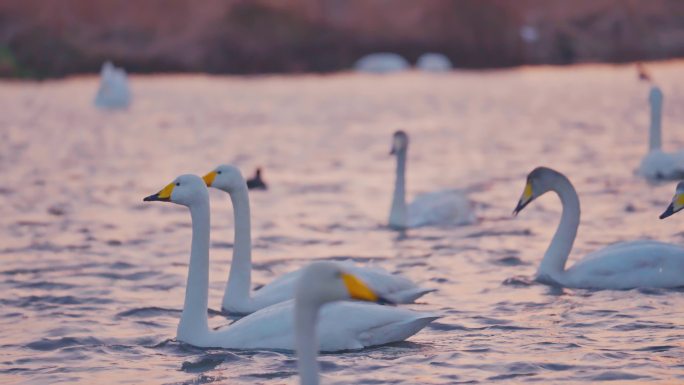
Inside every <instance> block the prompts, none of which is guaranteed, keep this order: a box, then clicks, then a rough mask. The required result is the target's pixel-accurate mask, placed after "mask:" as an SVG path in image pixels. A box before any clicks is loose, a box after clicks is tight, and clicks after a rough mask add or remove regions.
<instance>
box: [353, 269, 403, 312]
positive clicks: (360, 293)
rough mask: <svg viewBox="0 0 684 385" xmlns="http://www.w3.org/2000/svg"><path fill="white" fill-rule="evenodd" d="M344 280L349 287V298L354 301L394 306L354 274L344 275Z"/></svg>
mask: <svg viewBox="0 0 684 385" xmlns="http://www.w3.org/2000/svg"><path fill="white" fill-rule="evenodd" d="M342 280H343V281H344V285H345V286H346V287H347V291H348V292H349V296H350V297H351V298H352V299H357V300H360V301H368V302H376V303H379V304H382V305H394V302H393V301H390V300H388V299H386V298H383V297H381V296H379V295H377V294H376V293H375V292H373V290H372V289H371V288H369V287H368V286H367V285H366V284H365V283H363V282H362V281H361V280H360V279H358V278H356V277H355V276H353V275H352V274H349V273H342Z"/></svg>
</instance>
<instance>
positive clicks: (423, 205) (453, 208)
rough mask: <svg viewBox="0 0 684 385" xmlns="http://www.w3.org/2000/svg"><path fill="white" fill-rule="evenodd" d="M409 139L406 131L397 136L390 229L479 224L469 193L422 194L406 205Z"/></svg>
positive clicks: (395, 140)
mask: <svg viewBox="0 0 684 385" xmlns="http://www.w3.org/2000/svg"><path fill="white" fill-rule="evenodd" d="M408 144H409V139H408V135H407V134H406V133H405V132H404V131H401V130H400V131H397V132H395V133H394V137H393V141H392V150H391V151H390V155H396V157H397V169H396V176H395V182H394V194H393V196H392V207H391V208H390V215H389V226H390V227H391V228H394V229H405V228H409V227H420V226H429V225H465V224H470V223H474V222H475V214H474V213H473V208H472V204H471V202H470V201H469V200H468V197H467V196H466V194H465V192H463V191H459V190H441V191H435V192H431V193H426V194H421V195H418V196H417V197H415V198H414V200H413V202H411V204H410V205H408V206H407V205H406V155H407V152H408Z"/></svg>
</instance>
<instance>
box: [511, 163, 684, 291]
mask: <svg viewBox="0 0 684 385" xmlns="http://www.w3.org/2000/svg"><path fill="white" fill-rule="evenodd" d="M549 191H553V192H555V193H556V194H558V197H559V198H560V201H561V204H562V205H563V212H562V214H561V220H560V224H559V225H558V228H557V229H556V233H555V234H554V235H553V239H552V240H551V244H550V245H549V247H548V249H547V250H546V253H545V254H544V257H543V259H542V261H541V264H540V265H539V269H538V270H537V274H536V279H537V280H538V281H539V282H542V283H546V284H550V285H559V286H565V287H575V288H586V289H631V288H639V287H664V288H671V287H679V286H684V248H682V247H681V246H678V245H673V244H669V243H663V242H656V241H647V240H643V241H632V242H621V243H616V244H613V245H610V246H607V247H604V248H602V249H599V250H597V251H594V252H592V253H589V254H587V255H586V256H585V257H584V258H582V259H581V260H579V261H577V262H576V263H575V264H574V265H573V266H572V267H570V268H569V269H565V265H566V262H567V260H568V256H569V255H570V251H571V250H572V245H573V243H574V242H575V237H576V235H577V228H578V227H579V223H580V203H579V197H578V196H577V192H576V191H575V188H574V187H573V185H572V183H570V180H568V178H567V177H566V176H565V175H563V174H561V173H560V172H558V171H555V170H552V169H550V168H546V167H538V168H536V169H534V170H533V171H532V172H531V173H530V174H529V175H528V176H527V183H526V184H525V189H524V191H523V193H522V196H521V197H520V200H519V201H518V205H517V206H516V208H515V210H514V211H513V212H514V214H517V213H519V212H520V211H521V210H522V209H524V208H525V207H526V206H527V205H528V204H530V203H531V202H532V201H533V200H535V199H536V198H538V197H540V196H542V195H544V194H545V193H547V192H549ZM677 199H678V198H677V196H675V200H673V202H675V201H676V202H679V201H678V200H677ZM677 207H678V206H677ZM679 208H681V207H679Z"/></svg>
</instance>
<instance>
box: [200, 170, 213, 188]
mask: <svg viewBox="0 0 684 385" xmlns="http://www.w3.org/2000/svg"><path fill="white" fill-rule="evenodd" d="M202 179H204V183H206V184H207V187H211V184H212V183H214V179H216V171H212V172H210V173H209V174H207V175H205V176H203V177H202Z"/></svg>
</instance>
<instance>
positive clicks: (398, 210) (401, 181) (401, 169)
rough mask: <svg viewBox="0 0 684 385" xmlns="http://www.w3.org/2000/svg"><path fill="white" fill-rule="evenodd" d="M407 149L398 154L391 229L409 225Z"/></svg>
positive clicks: (390, 221) (399, 151) (391, 211)
mask: <svg viewBox="0 0 684 385" xmlns="http://www.w3.org/2000/svg"><path fill="white" fill-rule="evenodd" d="M406 152H407V151H406V148H404V149H401V150H398V152H397V172H396V178H395V180H394V194H393V195H392V207H391V209H390V216H389V225H390V227H394V228H399V229H403V228H406V226H407V223H408V218H407V213H406Z"/></svg>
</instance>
